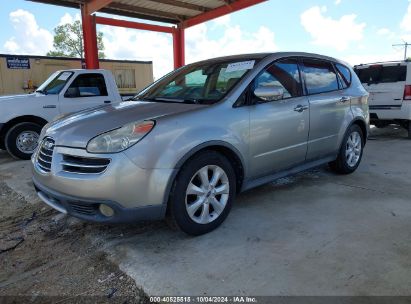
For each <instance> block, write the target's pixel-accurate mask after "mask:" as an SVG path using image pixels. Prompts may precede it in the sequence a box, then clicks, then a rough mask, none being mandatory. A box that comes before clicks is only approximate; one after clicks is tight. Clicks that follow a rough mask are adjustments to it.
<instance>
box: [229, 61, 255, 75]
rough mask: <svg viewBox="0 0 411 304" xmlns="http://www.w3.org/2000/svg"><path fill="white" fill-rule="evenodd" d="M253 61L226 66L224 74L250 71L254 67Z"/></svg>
mask: <svg viewBox="0 0 411 304" xmlns="http://www.w3.org/2000/svg"><path fill="white" fill-rule="evenodd" d="M254 63H255V60H249V61H241V62H234V63H230V64H229V65H227V68H226V70H225V72H226V73H230V72H236V71H244V70H251V69H252V68H253V67H254Z"/></svg>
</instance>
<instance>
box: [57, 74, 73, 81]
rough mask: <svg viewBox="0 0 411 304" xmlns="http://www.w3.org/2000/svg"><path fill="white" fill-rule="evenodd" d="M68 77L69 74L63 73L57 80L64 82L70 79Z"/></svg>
mask: <svg viewBox="0 0 411 304" xmlns="http://www.w3.org/2000/svg"><path fill="white" fill-rule="evenodd" d="M70 75H71V73H70V72H64V73H62V74H61V75H60V76H59V78H58V80H62V81H66V80H67V79H68V78H69V77H70Z"/></svg>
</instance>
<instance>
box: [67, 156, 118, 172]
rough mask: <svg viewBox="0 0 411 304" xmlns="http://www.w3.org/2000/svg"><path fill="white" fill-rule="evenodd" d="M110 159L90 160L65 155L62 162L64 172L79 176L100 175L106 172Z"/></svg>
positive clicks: (88, 158)
mask: <svg viewBox="0 0 411 304" xmlns="http://www.w3.org/2000/svg"><path fill="white" fill-rule="evenodd" d="M109 163H110V159H107V158H90V157H80V156H73V155H67V154H63V159H62V161H61V162H60V164H61V166H62V168H63V171H66V172H70V173H79V174H98V173H102V172H104V170H106V168H107V166H108V164H109Z"/></svg>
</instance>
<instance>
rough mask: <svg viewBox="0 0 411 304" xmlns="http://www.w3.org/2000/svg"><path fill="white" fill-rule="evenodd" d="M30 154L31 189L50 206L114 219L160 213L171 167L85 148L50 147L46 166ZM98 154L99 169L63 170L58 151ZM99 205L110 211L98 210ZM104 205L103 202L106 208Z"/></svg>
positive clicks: (84, 155)
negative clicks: (103, 166) (140, 163)
mask: <svg viewBox="0 0 411 304" xmlns="http://www.w3.org/2000/svg"><path fill="white" fill-rule="evenodd" d="M38 153H39V151H36V153H34V154H33V157H32V165H33V168H32V171H33V183H34V186H35V188H36V191H37V194H38V196H39V197H40V199H42V200H43V201H44V202H45V203H46V204H48V205H49V206H51V207H53V208H54V209H56V210H58V211H60V212H63V213H67V214H70V215H73V216H75V217H78V218H81V219H83V220H87V221H93V222H105V223H119V222H131V221H138V220H155V219H161V218H163V217H164V216H165V211H166V203H167V199H168V193H169V190H170V187H171V182H172V178H173V176H174V174H175V170H174V169H142V168H140V167H138V166H137V165H136V164H134V163H133V162H132V161H131V160H130V159H129V158H128V157H127V156H126V155H125V154H124V153H115V154H104V155H102V154H91V153H88V152H87V151H85V150H83V149H74V148H67V147H55V148H54V151H53V155H52V161H51V168H50V172H44V170H42V168H41V167H39V165H38V162H37V156H38ZM67 155H68V156H71V157H82V158H90V159H96V158H100V159H101V158H104V159H109V160H110V163H109V164H108V166H107V168H106V169H105V170H104V171H103V172H101V173H97V174H96V173H90V174H89V173H84V172H77V173H75V172H67V171H66V170H64V166H63V165H64V161H65V160H64V156H67ZM101 205H105V206H106V207H109V209H111V210H112V211H113V214H112V215H111V216H107V215H104V214H103V213H102V211H101ZM106 209H107V208H106Z"/></svg>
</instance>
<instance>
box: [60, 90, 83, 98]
mask: <svg viewBox="0 0 411 304" xmlns="http://www.w3.org/2000/svg"><path fill="white" fill-rule="evenodd" d="M79 96H80V92H79V89H78V88H68V89H67V91H66V93H65V94H64V97H67V98H75V97H79Z"/></svg>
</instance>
